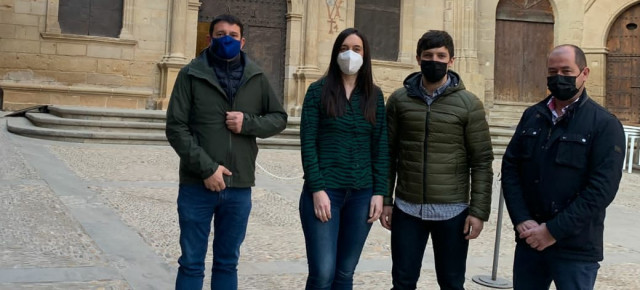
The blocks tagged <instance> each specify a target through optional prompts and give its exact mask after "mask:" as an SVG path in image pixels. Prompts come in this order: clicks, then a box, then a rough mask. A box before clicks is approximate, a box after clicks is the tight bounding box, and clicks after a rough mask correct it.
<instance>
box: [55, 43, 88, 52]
mask: <svg viewBox="0 0 640 290" xmlns="http://www.w3.org/2000/svg"><path fill="white" fill-rule="evenodd" d="M56 53H57V54H59V55H87V45H86V44H76V43H58V45H57V48H56Z"/></svg>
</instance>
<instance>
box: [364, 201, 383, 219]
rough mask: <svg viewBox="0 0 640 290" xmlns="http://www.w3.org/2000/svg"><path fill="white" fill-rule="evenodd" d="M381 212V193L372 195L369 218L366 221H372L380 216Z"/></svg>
mask: <svg viewBox="0 0 640 290" xmlns="http://www.w3.org/2000/svg"><path fill="white" fill-rule="evenodd" d="M381 214H382V195H374V196H372V197H371V203H370V204H369V219H368V220H367V222H368V223H370V224H371V223H373V222H375V221H376V220H377V219H379V218H380V215H381Z"/></svg>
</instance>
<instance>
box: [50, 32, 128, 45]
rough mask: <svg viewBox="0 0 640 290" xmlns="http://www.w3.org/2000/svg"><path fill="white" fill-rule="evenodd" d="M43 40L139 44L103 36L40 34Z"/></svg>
mask: <svg viewBox="0 0 640 290" xmlns="http://www.w3.org/2000/svg"><path fill="white" fill-rule="evenodd" d="M40 36H41V37H42V39H46V40H58V41H67V42H91V43H95V42H102V43H109V44H116V45H125V46H135V45H136V44H138V41H137V40H132V39H122V38H112V37H103V36H89V35H74V34H57V33H46V32H43V33H40Z"/></svg>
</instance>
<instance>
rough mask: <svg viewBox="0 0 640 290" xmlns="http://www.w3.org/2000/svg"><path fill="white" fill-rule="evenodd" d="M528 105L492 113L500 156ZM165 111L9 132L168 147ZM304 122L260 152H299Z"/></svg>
mask: <svg viewBox="0 0 640 290" xmlns="http://www.w3.org/2000/svg"><path fill="white" fill-rule="evenodd" d="M528 106H529V104H520V103H496V104H494V106H493V108H491V109H490V110H488V111H489V124H490V131H491V141H492V143H493V151H494V154H495V155H496V158H499V157H500V156H502V155H503V154H504V151H505V149H506V147H507V145H508V144H509V141H510V140H511V136H512V135H513V132H514V129H515V126H516V125H517V124H518V121H519V120H520V116H521V115H522V112H523V111H524V110H525V109H526V108H527V107H528ZM165 114H166V113H165V112H164V111H155V110H129V109H105V108H91V107H70V106H44V107H40V109H39V110H38V109H33V110H29V111H27V112H25V113H24V117H7V128H8V130H9V131H10V132H12V133H15V134H19V135H24V136H29V137H35V138H41V139H50V140H59V141H69V142H81V143H107V144H147V145H168V143H167V140H166V137H165V133H164V129H165ZM299 136H300V118H299V117H289V122H288V124H287V128H286V129H285V130H284V131H283V132H282V133H280V134H278V135H276V136H274V137H271V138H267V139H260V138H258V139H257V142H258V146H259V147H260V148H265V149H266V148H271V149H293V150H299V149H300V140H299Z"/></svg>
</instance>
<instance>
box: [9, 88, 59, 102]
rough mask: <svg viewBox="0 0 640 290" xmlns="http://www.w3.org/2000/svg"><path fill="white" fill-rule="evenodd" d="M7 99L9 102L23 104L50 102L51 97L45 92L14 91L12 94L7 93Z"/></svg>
mask: <svg viewBox="0 0 640 290" xmlns="http://www.w3.org/2000/svg"><path fill="white" fill-rule="evenodd" d="M5 100H6V101H8V102H13V103H22V104H48V103H49V101H50V98H49V94H47V93H43V92H19V91H13V92H11V93H10V94H6V96H5Z"/></svg>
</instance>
